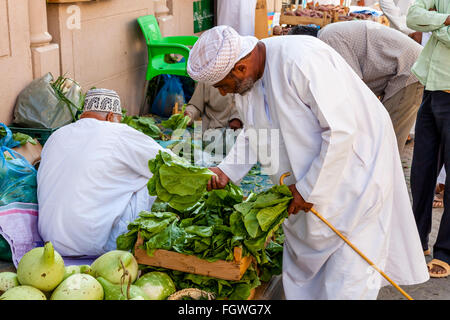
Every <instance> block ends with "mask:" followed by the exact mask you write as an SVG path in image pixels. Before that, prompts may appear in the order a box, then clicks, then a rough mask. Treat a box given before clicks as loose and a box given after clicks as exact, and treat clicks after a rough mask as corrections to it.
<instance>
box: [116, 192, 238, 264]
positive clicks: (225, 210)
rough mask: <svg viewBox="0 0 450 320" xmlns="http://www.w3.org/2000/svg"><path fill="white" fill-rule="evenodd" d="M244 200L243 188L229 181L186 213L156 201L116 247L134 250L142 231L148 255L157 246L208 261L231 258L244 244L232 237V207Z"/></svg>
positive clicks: (131, 225) (141, 214)
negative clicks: (234, 251) (230, 217)
mask: <svg viewBox="0 0 450 320" xmlns="http://www.w3.org/2000/svg"><path fill="white" fill-rule="evenodd" d="M242 199H243V195H242V191H241V189H240V188H239V187H237V186H235V185H233V184H228V185H227V186H226V188H225V189H223V190H212V191H211V192H208V193H207V194H206V195H205V196H204V197H203V198H202V199H201V201H200V202H199V203H198V204H197V205H196V206H194V207H192V208H190V209H189V210H185V211H184V212H176V211H175V210H174V209H173V208H171V207H170V206H167V205H166V204H165V203H164V202H161V201H156V202H155V203H154V205H153V206H152V211H151V212H146V211H143V212H141V213H140V214H139V218H138V219H136V220H135V221H133V222H131V223H130V224H129V225H128V230H129V231H128V232H127V233H126V234H123V235H121V236H119V237H118V238H117V247H118V248H119V249H120V250H131V249H132V248H133V246H134V244H135V242H136V239H137V233H138V232H140V233H141V237H142V238H143V239H144V248H145V249H146V251H147V253H148V254H149V255H152V254H153V252H154V251H155V250H156V249H165V250H171V251H176V252H179V253H183V254H189V255H196V256H198V257H199V258H202V259H205V260H207V261H216V260H228V261H231V260H233V258H234V255H233V250H234V247H236V246H241V242H240V241H239V239H235V238H234V237H233V234H232V232H231V228H230V226H229V216H230V213H231V212H232V210H233V209H232V208H233V207H232V206H233V205H234V204H237V203H239V202H240V201H242ZM170 210H172V212H171V211H170ZM173 211H175V212H173Z"/></svg>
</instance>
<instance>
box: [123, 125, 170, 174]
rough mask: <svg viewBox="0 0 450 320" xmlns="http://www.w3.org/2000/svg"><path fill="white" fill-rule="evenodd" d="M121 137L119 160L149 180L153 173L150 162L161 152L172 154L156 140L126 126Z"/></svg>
mask: <svg viewBox="0 0 450 320" xmlns="http://www.w3.org/2000/svg"><path fill="white" fill-rule="evenodd" d="M123 126H124V128H123V130H121V135H120V136H119V141H118V146H117V149H116V150H117V152H120V155H119V159H121V161H123V162H124V163H125V164H127V165H128V166H129V167H130V168H131V169H132V170H133V171H135V172H137V173H138V174H140V175H141V176H144V177H146V178H148V179H150V178H151V177H152V173H151V172H150V169H149V167H148V161H149V160H150V159H153V158H155V156H156V155H157V154H158V152H159V150H163V151H166V152H170V153H172V152H171V151H170V150H166V149H164V148H163V147H161V146H160V145H159V144H158V143H157V142H156V141H155V140H153V139H152V138H150V137H149V136H147V135H145V134H143V133H142V132H139V131H137V130H135V129H133V128H131V127H129V126H128V125H126V124H123Z"/></svg>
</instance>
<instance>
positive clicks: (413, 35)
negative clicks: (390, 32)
mask: <svg viewBox="0 0 450 320" xmlns="http://www.w3.org/2000/svg"><path fill="white" fill-rule="evenodd" d="M408 36H409V37H410V38H411V39H413V40H414V41H415V42H417V43H418V44H422V32H420V31H416V32H413V33H410V34H409V35H408Z"/></svg>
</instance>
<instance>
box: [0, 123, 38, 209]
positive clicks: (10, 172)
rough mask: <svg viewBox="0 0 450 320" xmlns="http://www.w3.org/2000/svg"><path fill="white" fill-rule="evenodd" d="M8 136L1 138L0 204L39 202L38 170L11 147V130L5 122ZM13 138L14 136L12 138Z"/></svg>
mask: <svg viewBox="0 0 450 320" xmlns="http://www.w3.org/2000/svg"><path fill="white" fill-rule="evenodd" d="M0 126H2V127H4V128H5V129H6V133H7V134H6V136H5V137H4V138H3V139H1V140H0V142H1V143H4V144H2V145H1V146H0V151H1V152H0V206H4V205H7V204H10V203H12V202H25V203H37V181H36V176H37V171H36V169H35V168H34V167H33V166H32V165H31V164H30V163H29V162H28V160H27V159H25V158H24V157H23V156H22V155H21V154H20V153H18V152H16V151H14V150H12V149H11V144H8V143H9V140H8V139H7V138H8V137H9V136H12V133H11V130H10V129H9V128H8V127H6V126H5V125H4V124H0ZM11 139H12V138H11Z"/></svg>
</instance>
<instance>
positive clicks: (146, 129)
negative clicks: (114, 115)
mask: <svg viewBox="0 0 450 320" xmlns="http://www.w3.org/2000/svg"><path fill="white" fill-rule="evenodd" d="M122 123H125V124H127V125H129V126H130V127H132V128H134V129H136V130H138V131H140V132H142V133H143V134H145V135H147V136H149V137H150V138H153V139H161V136H162V132H161V129H159V127H158V126H157V125H156V123H155V120H154V119H153V118H151V117H138V116H124V117H123V118H122Z"/></svg>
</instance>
